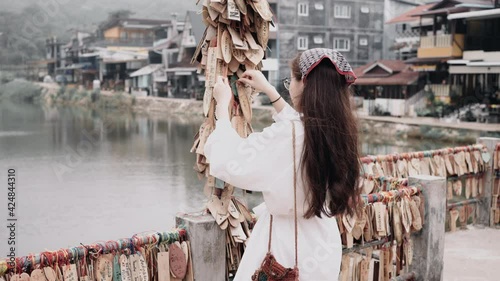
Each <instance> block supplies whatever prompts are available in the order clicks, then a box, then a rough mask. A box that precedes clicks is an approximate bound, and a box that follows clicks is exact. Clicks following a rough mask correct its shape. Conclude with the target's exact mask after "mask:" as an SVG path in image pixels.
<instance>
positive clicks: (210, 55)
mask: <svg viewBox="0 0 500 281" xmlns="http://www.w3.org/2000/svg"><path fill="white" fill-rule="evenodd" d="M216 73H217V50H216V48H214V47H209V48H208V52H207V70H206V80H205V87H207V88H213V87H214V85H215V79H216Z"/></svg>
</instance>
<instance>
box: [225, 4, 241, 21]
mask: <svg viewBox="0 0 500 281" xmlns="http://www.w3.org/2000/svg"><path fill="white" fill-rule="evenodd" d="M227 17H228V18H229V19H230V20H235V21H241V15H240V10H238V6H236V3H235V2H234V0H227Z"/></svg>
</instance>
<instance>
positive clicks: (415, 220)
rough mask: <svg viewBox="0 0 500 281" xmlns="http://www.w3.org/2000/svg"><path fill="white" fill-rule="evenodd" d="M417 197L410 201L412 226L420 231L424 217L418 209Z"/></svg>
mask: <svg viewBox="0 0 500 281" xmlns="http://www.w3.org/2000/svg"><path fill="white" fill-rule="evenodd" d="M416 198H418V197H416V196H414V197H413V198H412V200H411V201H410V210H411V216H412V227H413V229H415V231H419V230H420V229H422V218H421V217H420V211H419V210H418V206H417V203H416V202H415V199H416Z"/></svg>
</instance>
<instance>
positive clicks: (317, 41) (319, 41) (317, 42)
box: [313, 35, 323, 44]
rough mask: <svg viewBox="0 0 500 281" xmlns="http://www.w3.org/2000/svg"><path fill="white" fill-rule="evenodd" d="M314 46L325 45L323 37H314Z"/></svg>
mask: <svg viewBox="0 0 500 281" xmlns="http://www.w3.org/2000/svg"><path fill="white" fill-rule="evenodd" d="M313 40H314V44H323V36H319V35H318V36H314V38H313Z"/></svg>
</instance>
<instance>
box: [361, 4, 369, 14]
mask: <svg viewBox="0 0 500 281" xmlns="http://www.w3.org/2000/svg"><path fill="white" fill-rule="evenodd" d="M369 12H370V8H369V7H368V6H361V13H363V14H368V13H369Z"/></svg>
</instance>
